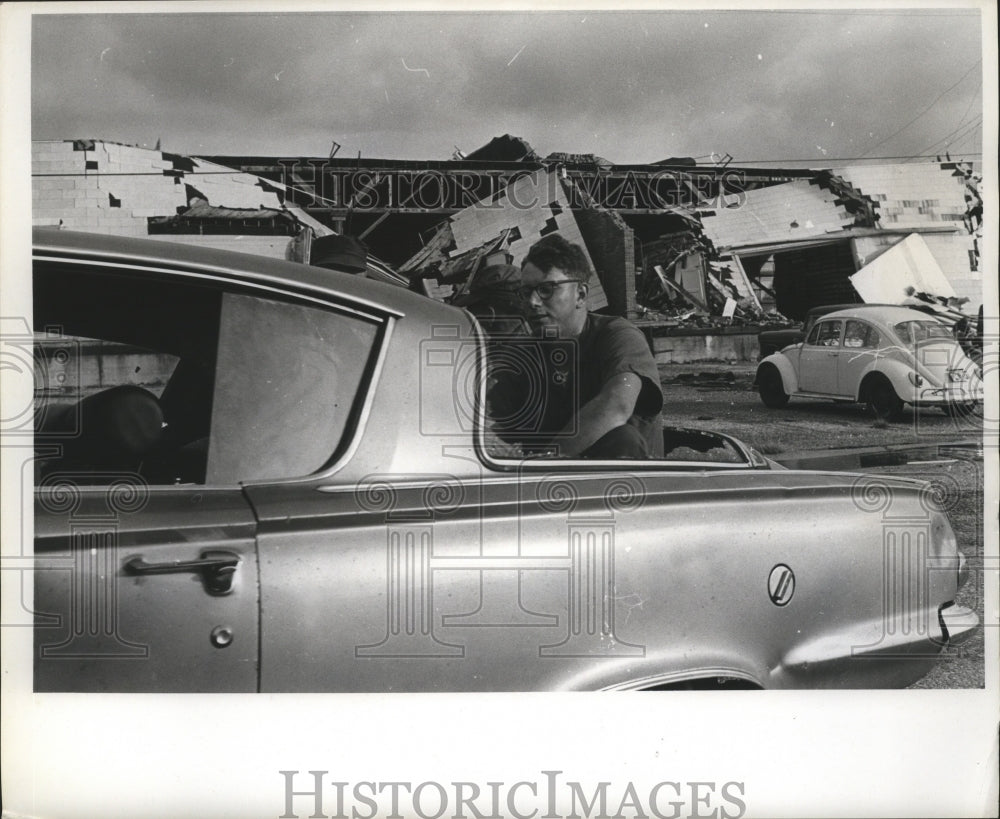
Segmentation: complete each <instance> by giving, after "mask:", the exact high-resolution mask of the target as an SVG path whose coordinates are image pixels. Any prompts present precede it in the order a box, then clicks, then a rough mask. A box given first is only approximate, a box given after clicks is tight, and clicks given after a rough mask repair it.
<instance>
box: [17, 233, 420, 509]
mask: <svg viewBox="0 0 1000 819" xmlns="http://www.w3.org/2000/svg"><path fill="white" fill-rule="evenodd" d="M45 262H48V263H52V264H54V265H79V266H80V267H81V268H84V269H86V270H92V269H94V268H101V272H100V273H99V274H98V275H105V276H116V275H117V276H121V277H123V278H128V276H129V274H134V273H140V274H143V275H144V276H146V277H148V278H151V279H155V280H159V281H164V282H171V281H174V282H176V281H183V280H188V282H189V283H191V284H194V285H195V286H204V287H209V288H215V289H218V290H220V291H221V292H222V293H226V292H230V293H239V294H242V295H251V296H256V297H259V298H265V299H270V300H272V301H285V302H290V303H293V304H299V305H303V306H311V307H314V308H317V309H323V310H331V311H333V312H337V313H340V314H343V315H347V316H354V317H355V318H359V319H362V320H366V321H370V322H374V323H375V324H376V332H375V336H374V338H373V340H372V346H371V349H370V350H369V353H368V358H367V360H366V361H365V363H364V367H363V370H362V375H361V379H360V380H359V383H358V388H357V391H356V394H355V396H354V400H353V401H352V404H351V409H350V411H349V412H348V419H347V422H346V424H345V427H344V432H343V434H342V436H341V440H340V441H338V442H337V445H336V447H335V448H334V449H333V450H332V451H331V453H330V456H329V458H327V459H326V460H325V461H324V462H323V465H322V466H321V467H320V468H319V469H318V470H314V471H313V472H310V473H308V474H306V475H293V476H285V477H275V478H259V479H253V480H246V481H236V482H235V483H208V482H207V481H206V482H204V483H184V484H166V483H156V484H149V488H150V489H151V490H156V491H169V490H185V491H192V490H194V491H207V490H230V489H234V488H239V487H244V486H276V485H292V484H303V483H312V482H315V481H317V480H324V479H327V478H329V477H330V476H332V475H334V474H336V473H337V472H339V471H340V470H341V469H343V468H344V466H345V465H346V464H347V463H348V462H349V461H350V460H351V458H352V457H353V455H354V453H355V452H356V451H357V450H358V447H359V446H360V444H361V440H362V437H363V435H364V431H365V427H366V426H367V421H368V418H369V417H370V415H371V408H372V404H373V403H374V399H375V392H376V389H377V386H378V383H379V380H380V376H381V373H382V370H383V369H384V364H385V359H386V357H387V355H388V349H389V343H390V340H391V336H392V328H393V326H394V324H395V322H396V321H397V320H398V319H399V318H400V317H401V316H402V313H401V312H399V311H398V310H394V309H392V308H390V307H388V306H386V305H383V304H379V303H377V302H373V301H368V300H362V299H355V298H352V297H350V296H346V295H344V294H343V293H331V292H328V291H325V290H321V289H319V288H314V287H310V286H309V285H308V284H305V283H296V282H281V284H275V283H274V282H269V281H266V280H263V281H262V280H254V274H253V273H247V274H244V275H242V276H241V275H240V271H238V270H236V269H232V270H230V269H221V268H217V267H214V266H211V265H209V266H206V267H204V268H202V267H192V266H187V265H184V264H179V263H175V262H171V261H170V260H163V263H162V264H161V263H159V262H158V261H153V260H146V259H142V260H136V259H129V258H128V257H123V258H121V259H118V258H115V257H110V258H109V257H108V256H106V255H104V254H100V253H93V252H85V253H73V252H68V253H67V252H60V251H55V252H52V251H49V250H42V251H36V252H35V253H34V254H33V256H32V264H33V265H35V264H38V263H45ZM217 352H218V351H216V354H217ZM214 389H215V385H214V383H213V392H214ZM103 486H105V485H104V484H95V487H96V488H101V487H103ZM36 488H37V487H36Z"/></svg>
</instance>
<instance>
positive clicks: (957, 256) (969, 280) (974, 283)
mask: <svg viewBox="0 0 1000 819" xmlns="http://www.w3.org/2000/svg"><path fill="white" fill-rule="evenodd" d="M920 237H921V238H922V239H923V240H924V242H925V243H926V244H927V248H928V250H930V252H931V255H933V256H934V260H935V261H936V262H937V263H938V265H939V266H940V267H941V272H942V273H944V275H945V276H946V277H947V279H948V281H949V283H950V284H951V286H952V287H953V288H954V290H955V293H956V294H957V295H959V296H964V297H965V298H967V299H968V300H969V303H968V304H967V305H966V306H965V307H963V310H964V311H965V312H973V313H974V312H976V311H977V310H978V309H979V305H980V304H982V303H983V278H982V271H980V270H973V269H972V261H971V260H972V250H973V248H974V247H975V241H976V238H975V237H974V236H971V235H969V234H968V233H964V232H963V233H921V234H920ZM904 238H905V234H901V233H887V234H885V235H883V236H865V237H863V238H858V239H855V240H854V245H855V253H856V256H857V261H858V264H859V267H864V265H866V264H868V263H869V262H871V261H873V260H874V259H876V258H877V257H878V256H880V255H881V254H882V253H884V252H885V251H886V250H888V249H889V248H890V247H892V246H893V245H895V244H897V243H898V242H900V241H902V240H903V239H904Z"/></svg>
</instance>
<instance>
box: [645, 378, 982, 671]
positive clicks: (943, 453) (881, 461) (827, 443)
mask: <svg viewBox="0 0 1000 819" xmlns="http://www.w3.org/2000/svg"><path fill="white" fill-rule="evenodd" d="M754 370H755V367H754V366H753V365H725V364H704V365H699V364H684V365H661V367H660V376H661V381H662V383H663V391H664V397H665V407H664V411H663V416H664V420H665V423H667V424H669V425H673V426H683V427H694V428H697V429H711V430H717V431H719V432H724V433H727V434H730V435H733V436H735V437H737V438H739V439H741V440H743V441H745V442H746V443H748V444H750V445H752V446H754V447H755V448H756V449H758V450H759V451H760V452H762V453H764V454H765V455H767V456H769V457H771V458H774V459H775V460H778V461H781V460H788V459H792V458H796V457H807V456H811V455H817V454H824V453H830V452H832V451H834V450H853V449H855V448H867V449H868V450H869V452H870V450H871V449H873V448H874V449H881V448H894V447H897V446H916V445H920V448H919V449H917V450H915V451H914V450H910V451H909V452H908V453H906V454H907V457H906V458H904V457H902V456H901V457H899V458H892V457H885V456H882V457H870V455H869V457H866V458H865V459H864V460H863V461H862V460H861V459H858V462H857V463H855V464H853V465H851V466H846V465H841V466H836V465H829V466H828V465H823V466H817V468H843V469H850V470H851V471H865V472H875V473H880V474H899V475H909V476H912V477H919V478H926V479H932V478H934V477H935V476H946V477H945V480H946V481H947V482H948V483H949V484H950V485H952V486H953V487H954V490H955V499H954V504H953V506H952V508H951V509H950V510H949V518H950V519H951V522H952V525H953V527H954V528H955V533H956V537H957V538H958V543H959V548H960V549H961V550H962V552H963V553H964V554H965V555H966V557H967V558H968V559H969V562H970V567H971V570H972V571H971V576H970V580H969V582H968V583H967V584H966V585H965V587H964V588H963V589H962V590H961V592H960V593H959V597H958V600H957V601H956V602H958V603H959V604H960V605H966V606H969V607H970V608H973V609H975V610H976V611H977V612H978V613H979V617H980V620H982V617H983V599H982V593H983V573H982V567H983V472H982V467H983V462H982V459H981V455H980V456H978V457H977V456H976V454H975V452H974V451H968V450H964V449H949V448H947V447H945V448H943V449H942V448H939V447H940V446H941V445H943V444H948V443H950V442H954V441H960V440H965V441H968V440H973V439H978V438H979V436H980V435H981V428H982V427H981V421H980V420H979V419H977V418H973V419H966V420H956V419H954V418H950V417H948V416H946V415H944V414H943V413H942V412H940V410H927V411H921V412H919V413H914V412H913V411H911V410H910V409H909V408H907V410H906V411H905V412H904V414H903V417H902V418H901V419H900V420H898V421H895V422H892V423H888V424H887V423H884V422H877V421H875V420H873V419H872V418H870V417H869V416H868V415H867V414H866V413H865V410H864V408H863V407H861V406H860V405H856V404H837V403H834V402H832V401H814V400H807V399H799V400H796V399H794V398H793V399H792V400H791V401H790V402H789V403H788V405H787V406H786V407H784V408H782V409H779V410H773V409H768V408H767V407H765V406H764V405H763V404H762V403H761V401H760V398H759V397H758V396H757V394H756V392H755V391H754V390H753V387H752V382H753V375H754ZM924 445H926V449H924V448H923V447H924ZM876 454H878V453H876ZM894 460H895V461H896V462H895V463H893V461H894ZM903 460H908V461H909V462H908V463H901V462H900V461H903ZM845 463H846V462H845ZM983 683H984V659H983V634H982V630H980V631H979V632H978V633H977V634H976V635H974V636H973V637H972V638H971V639H970V640H969V641H968V642H966V643H965V644H963V645H962V646H959V647H957V649H955V650H953V651H950V652H949V653H948V654H947V655H946V656H944V657H942V660H941V662H940V663H939V664H938V666H937V667H936V668H935V669H934V670H933V671H932V672H931V674H929V675H928V676H927V677H925V678H924V679H923V680H921V681H920V682H919V683H917V684H916V685H915V686H914V687H917V688H970V687H971V688H976V687H982V685H983Z"/></svg>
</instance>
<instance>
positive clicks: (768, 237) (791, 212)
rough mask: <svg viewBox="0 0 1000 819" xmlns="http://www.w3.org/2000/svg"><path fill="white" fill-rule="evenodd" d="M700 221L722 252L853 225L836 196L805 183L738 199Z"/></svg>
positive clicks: (744, 194)
mask: <svg viewBox="0 0 1000 819" xmlns="http://www.w3.org/2000/svg"><path fill="white" fill-rule="evenodd" d="M700 216H701V221H702V225H703V226H704V229H705V235H706V237H708V239H709V240H710V241H711V242H712V244H713V245H714V246H715V247H716V248H717V249H719V250H722V249H729V248H734V247H741V246H746V245H753V244H763V243H771V242H781V241H789V240H795V239H805V238H808V237H814V236H822V235H825V234H827V233H832V232H838V231H840V230H842V229H843V228H845V227H849V226H850V225H852V224H854V222H855V217H854V216H852V215H851V214H850V213H848V212H847V209H846V208H845V207H844V205H843V204H842V200H841V199H840V197H839V196H838V194H837V193H835V192H833V191H831V190H829V189H827V188H824V187H821V186H819V185H816V184H813V183H811V182H808V181H805V180H797V181H795V182H786V183H784V184H781V185H772V186H771V187H767V188H757V189H755V190H751V191H745V192H741V193H739V194H734V195H732V196H731V197H730V202H729V204H728V205H727V206H726V207H723V208H715V209H712V210H702V211H700Z"/></svg>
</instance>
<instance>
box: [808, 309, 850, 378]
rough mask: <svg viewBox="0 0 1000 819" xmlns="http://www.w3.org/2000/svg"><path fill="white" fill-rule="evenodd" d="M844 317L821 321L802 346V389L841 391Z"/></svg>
mask: <svg viewBox="0 0 1000 819" xmlns="http://www.w3.org/2000/svg"><path fill="white" fill-rule="evenodd" d="M843 326H844V322H843V321H842V320H841V319H825V320H823V321H818V322H817V323H816V325H815V326H814V327H813V328H812V330H811V331H810V332H809V335H808V337H807V338H806V340H805V342H804V343H803V344H802V347H801V348H800V349H799V389H800V390H801V391H802V392H812V393H818V394H821V395H836V394H837V361H838V359H839V357H840V350H841V347H840V337H841V334H842V331H843Z"/></svg>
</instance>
